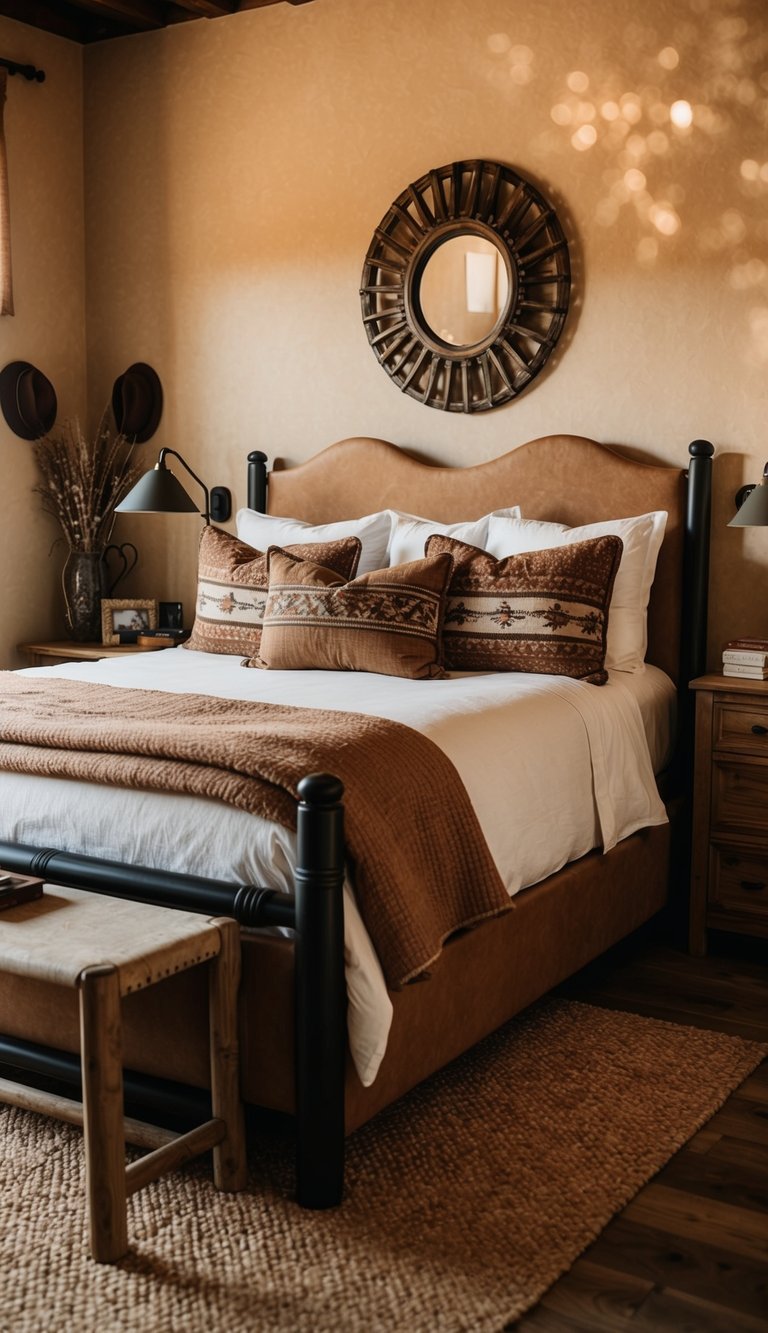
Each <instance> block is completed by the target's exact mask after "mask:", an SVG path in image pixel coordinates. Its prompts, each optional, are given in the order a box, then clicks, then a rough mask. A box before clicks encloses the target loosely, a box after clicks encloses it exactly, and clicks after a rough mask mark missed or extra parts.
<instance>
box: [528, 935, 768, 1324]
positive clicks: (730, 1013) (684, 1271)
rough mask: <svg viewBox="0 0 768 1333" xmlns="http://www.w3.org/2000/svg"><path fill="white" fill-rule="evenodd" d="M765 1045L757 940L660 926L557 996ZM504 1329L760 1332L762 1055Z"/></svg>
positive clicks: (766, 1157)
mask: <svg viewBox="0 0 768 1333" xmlns="http://www.w3.org/2000/svg"><path fill="white" fill-rule="evenodd" d="M559 993H560V994H562V995H567V996H569V997H571V998H573V999H578V1000H583V1001H586V1002H587V1003H592V1004H599V1005H602V1006H603V1007H604V1008H611V1009H625V1010H631V1011H632V1012H633V1013H638V1014H647V1015H650V1016H653V1017H656V1018H663V1019H668V1020H670V1021H672V1022H677V1023H684V1024H688V1025H689V1026H691V1027H704V1028H711V1029H716V1030H718V1031H721V1032H729V1033H735V1034H738V1035H740V1036H743V1037H749V1038H751V1039H752V1040H755V1041H763V1042H766V1043H768V944H766V941H764V940H763V941H752V940H746V939H744V940H740V939H739V938H738V937H736V936H734V935H730V936H725V935H722V936H713V937H712V939H711V943H710V950H709V955H708V957H706V958H691V957H690V956H689V955H688V954H687V953H686V952H685V951H684V949H683V948H682V947H680V948H678V947H675V946H674V945H672V944H669V943H666V942H663V940H662V939H660V938H659V936H658V932H656V935H655V936H654V934H645V935H643V936H639V937H635V938H634V939H633V940H632V941H630V942H629V943H627V944H624V945H622V946H619V948H618V949H616V950H614V951H612V952H611V953H610V954H609V955H606V957H604V958H602V959H599V960H598V961H597V962H595V963H593V964H592V965H591V966H590V967H588V968H585V969H584V971H583V972H581V973H579V974H578V976H577V977H574V978H572V979H571V980H570V981H569V982H568V983H567V984H566V985H564V986H563V987H562V988H561V990H560V992H559ZM510 1327H511V1328H514V1330H515V1333H620V1331H621V1330H623V1329H629V1330H631V1333H640V1330H646V1331H648V1330H653V1333H747V1331H749V1333H768V1061H764V1062H763V1064H762V1065H761V1066H760V1068H759V1069H758V1070H756V1072H755V1073H754V1074H752V1075H751V1076H750V1077H749V1078H748V1079H747V1081H746V1082H745V1083H744V1084H742V1086H741V1087H740V1088H739V1089H737V1091H736V1092H735V1093H733V1095H732V1096H731V1097H730V1098H729V1099H728V1101H727V1102H726V1104H725V1105H724V1106H723V1107H722V1109H721V1110H720V1111H719V1112H718V1113H717V1114H716V1115H715V1116H714V1117H713V1119H712V1120H710V1121H709V1123H708V1124H707V1125H706V1126H705V1127H704V1128H703V1129H702V1130H700V1131H699V1133H698V1134H696V1135H695V1137H694V1138H693V1139H691V1140H690V1142H689V1143H688V1144H687V1145H686V1146H685V1147H684V1148H682V1149H681V1150H680V1152H678V1153H677V1154H676V1155H675V1156H674V1157H673V1158H672V1160H671V1161H670V1162H669V1163H668V1164H667V1166H666V1167H664V1169H663V1170H662V1171H660V1172H659V1174H658V1175H657V1176H655V1177H654V1179H653V1180H652V1181H650V1182H649V1184H648V1185H646V1186H645V1188H644V1189H642V1190H641V1191H640V1193H639V1194H638V1195H637V1196H636V1197H635V1198H634V1199H633V1200H632V1202H631V1203H630V1204H629V1205H628V1206H627V1207H626V1208H625V1209H624V1210H623V1212H621V1213H619V1214H617V1216H616V1217H615V1218H614V1219H613V1220H612V1221H611V1222H610V1223H609V1225H608V1226H607V1227H606V1229H605V1231H604V1232H603V1233H602V1235H601V1236H600V1237H599V1238H598V1240H597V1241H595V1243H594V1244H593V1245H591V1246H590V1248H589V1249H588V1250H586V1251H585V1253H584V1254H583V1255H582V1257H581V1258H580V1259H579V1260H578V1262H577V1263H576V1264H574V1266H573V1268H572V1269H571V1270H570V1272H568V1273H566V1274H565V1276H564V1277H562V1278H561V1279H560V1281H559V1282H557V1283H556V1284H555V1286H554V1287H552V1288H551V1289H550V1290H549V1292H548V1293H547V1295H546V1296H545V1297H544V1299H543V1300H542V1301H541V1303H540V1304H539V1305H537V1306H536V1307H535V1309H533V1310H531V1311H530V1312H529V1313H528V1314H527V1315H525V1316H524V1317H523V1318H522V1319H521V1320H519V1321H518V1322H517V1323H516V1324H514V1325H511V1326H510Z"/></svg>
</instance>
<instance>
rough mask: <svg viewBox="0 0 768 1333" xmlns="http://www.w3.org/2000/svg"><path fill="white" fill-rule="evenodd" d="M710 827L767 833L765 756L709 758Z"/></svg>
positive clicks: (767, 765) (767, 760) (759, 834)
mask: <svg viewBox="0 0 768 1333" xmlns="http://www.w3.org/2000/svg"><path fill="white" fill-rule="evenodd" d="M712 829H713V832H714V831H715V830H717V831H724V830H728V829H732V830H733V831H737V832H739V833H756V834H757V835H758V836H768V759H766V760H765V761H764V762H763V761H761V760H759V759H728V758H724V757H722V756H721V757H720V758H717V759H714V760H713V763H712Z"/></svg>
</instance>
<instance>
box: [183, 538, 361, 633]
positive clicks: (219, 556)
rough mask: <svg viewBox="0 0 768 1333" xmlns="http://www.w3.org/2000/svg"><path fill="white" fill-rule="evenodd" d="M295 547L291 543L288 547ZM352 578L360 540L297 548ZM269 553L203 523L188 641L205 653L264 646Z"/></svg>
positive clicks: (344, 540)
mask: <svg viewBox="0 0 768 1333" xmlns="http://www.w3.org/2000/svg"><path fill="white" fill-rule="evenodd" d="M289 549H291V548H289ZM293 549H294V550H300V551H301V552H302V553H306V554H307V555H308V556H310V558H311V559H312V560H317V561H318V562H319V563H321V564H323V565H326V566H327V567H328V568H329V569H332V570H334V571H335V572H336V574H337V575H340V576H341V578H343V579H351V578H353V577H354V574H355V572H356V570H357V562H358V560H359V558H360V539H359V538H358V537H345V538H344V539H343V540H341V541H335V542H312V543H310V544H309V545H306V546H300V547H294V548H293ZM268 584H269V575H268V572H267V554H266V552H265V551H254V549H253V547H252V546H248V545H247V544H246V542H242V541H240V540H239V539H238V538H237V537H233V536H232V535H231V533H229V532H224V531H222V529H221V528H215V527H213V526H210V527H205V528H203V532H202V536H201V538H200V552H199V556H198V567H197V604H196V607H195V624H194V627H193V629H192V634H191V636H190V638H189V639H188V640H187V642H186V644H185V645H184V646H185V648H195V649H197V651H198V652H201V653H232V654H239V655H240V656H241V657H252V656H253V655H254V654H255V653H258V651H259V645H260V643H261V622H262V620H263V618H264V606H265V603H266V600H267V587H268Z"/></svg>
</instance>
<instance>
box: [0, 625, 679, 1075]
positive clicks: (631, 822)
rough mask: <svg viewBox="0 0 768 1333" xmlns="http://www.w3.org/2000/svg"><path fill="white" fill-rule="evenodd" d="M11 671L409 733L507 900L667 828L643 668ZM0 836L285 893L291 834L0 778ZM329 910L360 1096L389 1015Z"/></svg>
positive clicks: (167, 664) (249, 820) (665, 747)
mask: <svg viewBox="0 0 768 1333" xmlns="http://www.w3.org/2000/svg"><path fill="white" fill-rule="evenodd" d="M23 674H45V675H54V676H66V677H69V678H70V679H78V680H86V681H87V680H92V681H97V682H99V683H101V684H107V685H114V686H118V687H120V686H122V687H132V688H146V689H157V690H166V691H170V692H173V693H205V694H213V695H217V696H220V697H223V698H238V699H253V700H260V701H261V700H264V701H268V702H274V703H282V704H295V705H301V706H309V707H316V708H329V709H333V710H341V711H347V710H348V711H352V712H360V713H366V714H370V715H376V716H380V717H385V718H390V719H392V720H394V721H398V722H402V723H404V724H406V725H407V726H411V727H413V728H414V729H416V730H417V731H420V732H422V733H423V734H424V735H426V736H428V737H429V738H430V739H431V740H432V741H433V742H434V743H435V744H437V745H438V746H439V747H440V748H441V749H442V750H443V751H444V753H445V754H446V755H447V756H448V757H449V758H450V759H451V760H452V762H453V764H454V765H455V767H456V768H457V770H458V772H459V774H460V775H461V778H462V780H463V782H464V785H465V787H466V789H467V791H468V793H469V796H470V798H471V800H472V803H473V805H474V807H475V810H476V812H477V815H478V818H479V821H480V824H481V827H482V829H483V832H484V835H485V837H486V840H487V842H488V846H489V848H490V850H491V853H492V855H493V857H494V860H495V862H496V865H497V867H498V869H499V872H500V874H501V877H502V879H503V881H504V883H505V885H506V888H507V891H508V892H509V893H510V895H512V894H514V893H517V892H518V891H519V890H520V889H521V888H523V887H527V886H529V885H531V884H535V883H537V882H538V881H539V880H542V879H544V878H546V876H547V875H550V874H552V873H553V872H554V871H555V870H558V869H560V868H561V867H562V866H563V865H565V864H566V862H568V861H571V860H574V859H575V858H577V857H579V856H582V855H584V854H585V853H586V852H588V851H589V850H591V849H592V848H593V847H596V846H599V845H601V844H602V845H603V847H604V849H605V850H606V851H607V850H609V849H610V847H612V846H614V845H615V843H616V842H617V841H619V840H620V839H621V838H623V837H627V836H628V835H629V834H630V833H632V832H634V831H635V830H636V829H638V828H642V827H645V826H649V825H655V824H661V823H664V822H665V821H666V814H665V811H664V807H663V805H662V803H661V801H660V800H659V797H658V793H657V790H656V784H655V781H654V771H655V772H659V771H660V770H661V768H662V767H663V766H664V764H665V762H666V760H667V758H668V755H669V751H670V744H671V738H672V736H673V735H674V717H675V689H674V686H673V685H672V682H671V681H670V680H669V678H668V677H667V676H666V675H665V674H664V673H663V672H661V671H659V670H658V669H657V668H654V667H646V670H645V671H643V672H641V673H638V674H627V673H622V672H614V673H611V677H610V680H609V682H608V684H606V685H605V686H602V687H595V686H593V685H586V684H583V683H582V682H578V681H572V680H569V679H567V678H563V677H555V676H527V675H517V674H512V673H510V674H487V675H486V674H482V675H481V674H477V673H472V674H459V673H455V674H454V675H452V676H451V677H450V678H449V679H447V680H442V681H409V680H399V679H393V678H392V677H388V676H379V675H374V674H371V673H362V672H361V673H351V672H349V673H342V672H338V673H337V672H324V671H303V672H277V671H275V672H271V671H257V670H246V669H244V668H243V667H241V665H240V661H239V659H238V658H235V657H229V656H218V655H215V654H209V653H196V652H191V651H189V650H188V649H183V648H177V649H165V650H164V651H162V652H158V653H147V654H145V655H142V656H140V657H122V658H105V659H102V660H101V661H99V662H88V663H68V664H66V665H63V666H56V667H42V668H34V669H27V671H25V672H24V673H23ZM552 755H556V756H557V763H556V768H555V771H554V774H553V765H552ZM396 780H397V778H396V774H393V781H396ZM0 837H2V838H4V839H8V840H12V841H17V842H24V843H30V844H33V845H42V846H56V847H60V848H62V849H63V850H78V851H81V852H83V853H86V854H89V855H92V856H101V857H107V858H109V859H112V860H129V861H133V862H134V863H135V864H143V865H152V866H157V867H161V868H164V869H168V870H176V871H183V872H187V873H190V874H197V875H204V876H210V877H213V878H220V879H222V880H235V881H239V882H243V883H255V884H262V885H265V886H268V887H273V888H276V889H280V890H283V891H290V889H291V888H292V867H293V865H294V864H295V838H294V835H293V834H292V833H291V832H290V831H289V830H287V829H284V828H281V827H279V826H277V825H275V824H271V823H269V822H267V821H266V820H262V819H260V818H258V817H256V816H253V815H249V814H247V813H245V812H244V811H240V810H236V809H234V808H232V807H229V806H226V805H222V804H220V803H219V802H215V801H209V800H205V799H203V798H193V797H188V796H180V795H175V794H165V793H157V792H134V791H125V790H123V789H120V788H108V787H95V786H91V785H90V784H84V783H78V782H75V781H72V780H68V779H51V778H41V777H33V776H30V777H20V776H19V775H14V774H6V773H0ZM344 912H345V959H346V970H347V991H348V996H349V1018H348V1022H349V1037H350V1047H351V1050H352V1055H353V1059H354V1061H355V1066H356V1068H357V1071H358V1074H359V1076H360V1078H361V1080H362V1082H363V1083H364V1084H365V1085H368V1084H370V1083H372V1082H373V1080H374V1078H375V1076H376V1072H377V1070H378V1067H379V1064H380V1062H381V1059H382V1057H383V1055H384V1051H385V1049H386V1042H387V1035H388V1032H389V1027H390V1024H391V1016H392V1006H391V1003H390V1000H389V996H388V994H387V989H386V986H385V983H384V978H383V975H382V972H381V968H380V966H379V963H378V959H377V957H376V954H375V952H374V949H373V947H372V945H371V941H370V938H369V936H368V934H367V931H366V929H365V927H364V925H363V923H362V919H361V917H360V914H359V912H358V910H357V907H356V904H355V900H354V893H353V891H352V889H351V887H350V885H349V884H347V885H346V886H345V904H344ZM438 966H439V964H438Z"/></svg>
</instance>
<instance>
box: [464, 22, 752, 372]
mask: <svg viewBox="0 0 768 1333" xmlns="http://www.w3.org/2000/svg"><path fill="white" fill-rule="evenodd" d="M597 8H599V4H598V0H595V9H597ZM526 36H527V37H528V40H529V41H531V29H530V27H529V28H528V29H526ZM487 51H488V52H489V53H490V60H491V63H492V64H495V66H496V72H497V74H499V77H498V78H494V83H495V84H496V86H497V87H498V88H499V89H500V90H501V91H502V92H504V93H508V94H509V95H510V96H519V95H520V91H519V88H518V87H517V86H516V76H515V73H514V71H515V70H517V69H519V68H520V67H521V54H520V53H521V52H523V53H525V59H524V61H523V64H522V67H523V68H524V69H525V70H526V71H527V73H526V78H528V79H529V80H532V79H533V78H534V76H537V77H538V79H539V80H541V81H543V80H546V91H547V94H548V95H549V98H550V101H549V127H548V128H547V127H546V126H543V127H542V132H541V134H540V136H539V138H538V141H537V149H538V151H540V152H543V153H546V154H547V155H551V154H553V153H554V154H556V153H557V152H558V151H560V152H562V153H576V154H578V155H579V157H580V158H582V159H586V161H587V162H589V163H595V164H597V163H598V162H599V163H600V164H601V166H600V167H599V168H598V170H597V172H595V171H594V169H593V168H590V170H589V175H588V176H586V177H584V180H585V183H587V185H588V188H589V189H590V190H591V191H594V189H595V187H597V189H598V190H599V186H600V183H601V182H602V184H603V187H604V190H603V193H602V195H598V197H597V198H596V199H594V201H593V202H592V203H591V207H592V208H593V218H594V221H595V222H596V223H597V225H598V226H600V227H606V228H608V227H622V228H624V229H627V228H634V229H635V230H636V236H635V238H634V246H635V256H636V259H637V262H638V263H639V264H641V265H642V266H644V267H652V266H654V265H656V264H662V263H663V262H664V261H665V259H667V258H668V257H669V256H672V255H679V256H684V257H685V259H686V261H688V260H690V259H691V258H692V257H695V256H696V254H697V253H698V254H699V255H700V256H702V257H710V258H711V257H719V258H720V259H721V260H722V262H723V265H724V268H725V280H726V281H727V282H728V283H729V285H730V286H731V288H732V289H733V290H734V291H740V292H744V293H745V295H747V294H748V295H749V296H751V297H753V298H754V304H753V305H752V306H751V307H750V311H749V321H748V322H749V328H750V338H751V346H752V350H753V351H757V353H758V356H757V359H758V362H759V363H761V364H768V332H766V325H767V324H768V9H766V8H764V7H763V5H762V4H761V0H676V3H675V4H674V5H669V6H667V14H666V21H665V22H664V23H662V22H660V21H657V24H656V26H655V27H654V26H652V25H651V24H650V23H648V22H647V21H643V18H642V15H641V13H640V15H639V16H638V17H637V18H636V19H634V20H633V21H631V22H629V23H627V24H625V25H624V29H623V43H621V44H618V45H614V46H613V47H612V49H611V50H610V54H608V53H607V50H603V51H601V50H600V49H599V48H598V47H597V46H596V45H595V44H594V42H593V41H591V40H590V38H589V36H588V34H585V37H584V39H583V43H582V47H581V50H580V51H579V50H578V49H576V48H574V47H573V46H572V45H571V47H570V48H569V52H568V56H567V58H566V59H567V61H568V63H567V64H566V63H565V59H564V60H563V63H562V65H561V67H560V68H559V69H558V67H557V54H556V52H555V51H553V50H552V49H549V50H548V51H547V52H546V53H543V52H539V53H537V52H535V51H532V50H531V48H530V47H528V46H526V47H515V43H514V42H513V40H512V38H511V37H510V36H509V35H508V34H501V35H500V34H496V35H495V36H494V37H492V38H489V39H488V43H487ZM515 53H516V54H515ZM537 55H538V57H539V60H538V65H537ZM545 55H546V60H545V59H544V56H545ZM542 86H543V85H542ZM737 144H738V148H737V147H736V146H735V145H737ZM602 168H605V169H602ZM553 169H554V168H553Z"/></svg>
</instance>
